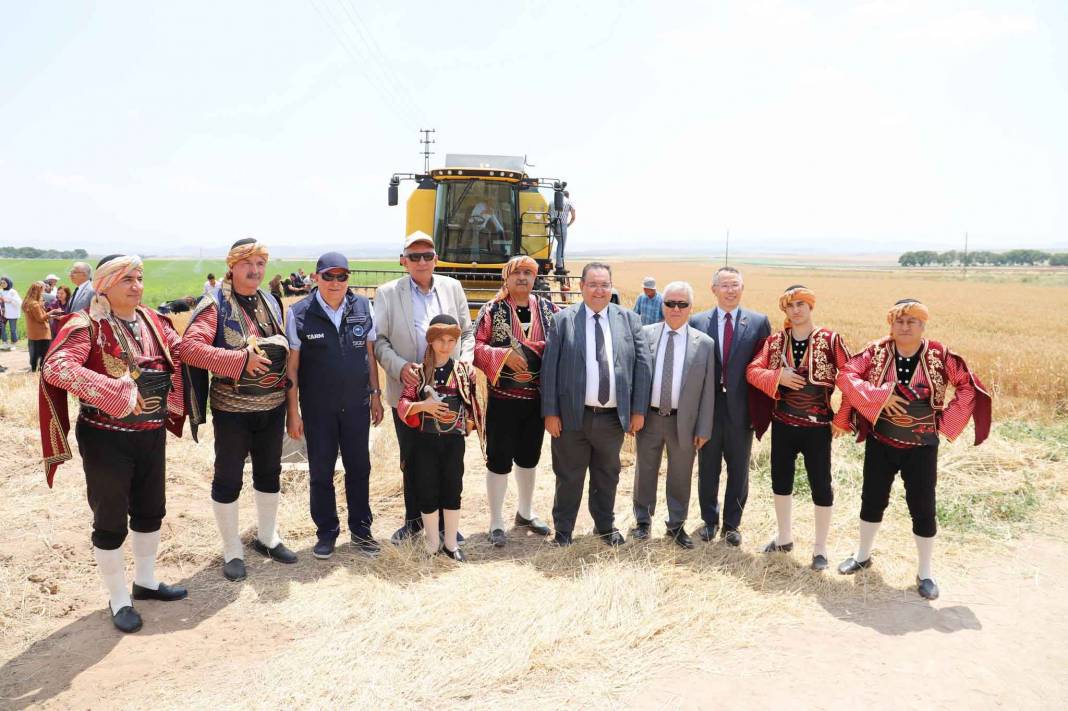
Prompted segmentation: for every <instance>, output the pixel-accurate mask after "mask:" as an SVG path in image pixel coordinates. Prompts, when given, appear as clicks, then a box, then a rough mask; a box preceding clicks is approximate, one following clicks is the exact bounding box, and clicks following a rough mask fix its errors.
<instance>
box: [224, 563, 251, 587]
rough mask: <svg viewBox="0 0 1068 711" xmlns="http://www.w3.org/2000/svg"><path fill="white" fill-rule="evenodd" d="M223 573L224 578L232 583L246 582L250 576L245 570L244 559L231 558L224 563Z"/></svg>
mask: <svg viewBox="0 0 1068 711" xmlns="http://www.w3.org/2000/svg"><path fill="white" fill-rule="evenodd" d="M222 572H223V577H224V578H226V579H227V580H230V581H232V582H237V581H238V580H244V579H245V577H246V576H247V575H248V572H247V571H246V570H245V561H244V559H242V558H231V559H230V560H228V561H226V562H225V563H223V567H222Z"/></svg>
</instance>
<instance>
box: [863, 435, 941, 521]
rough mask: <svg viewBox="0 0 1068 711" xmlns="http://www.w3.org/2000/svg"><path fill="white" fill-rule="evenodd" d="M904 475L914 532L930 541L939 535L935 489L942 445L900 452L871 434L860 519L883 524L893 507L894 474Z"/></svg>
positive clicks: (865, 451)
mask: <svg viewBox="0 0 1068 711" xmlns="http://www.w3.org/2000/svg"><path fill="white" fill-rule="evenodd" d="M897 472H901V481H903V482H904V483H905V503H906V504H908V507H909V515H910V516H911V517H912V532H913V533H915V534H916V535H917V536H923V537H924V538H930V537H931V536H933V535H935V534H936V533H938V520H937V518H936V516H935V486H936V485H937V483H938V445H937V444H932V445H926V446H923V447H909V448H908V449H899V448H898V447H891V446H890V445H888V444H883V443H882V442H880V441H879V440H877V439H875V438H874V437H872V436H871V435H869V436H868V440H867V442H866V443H865V447H864V486H863V488H862V489H861V492H860V520H861V521H868V522H869V523H879V522H880V521H882V520H883V512H884V511H886V507H887V506H889V505H890V489H891V487H892V486H893V485H894V475H895V474H897Z"/></svg>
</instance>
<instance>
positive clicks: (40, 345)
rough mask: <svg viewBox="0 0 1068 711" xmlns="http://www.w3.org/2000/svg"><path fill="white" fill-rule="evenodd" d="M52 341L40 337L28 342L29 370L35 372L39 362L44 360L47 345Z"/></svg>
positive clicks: (39, 364) (39, 365)
mask: <svg viewBox="0 0 1068 711" xmlns="http://www.w3.org/2000/svg"><path fill="white" fill-rule="evenodd" d="M50 343H52V340H51V339H48V338H42V339H39V340H36V339H35V340H32V341H30V342H29V343H28V345H29V347H30V371H31V372H37V369H38V368H40V367H41V363H42V362H44V357H45V353H47V352H48V346H49V344H50Z"/></svg>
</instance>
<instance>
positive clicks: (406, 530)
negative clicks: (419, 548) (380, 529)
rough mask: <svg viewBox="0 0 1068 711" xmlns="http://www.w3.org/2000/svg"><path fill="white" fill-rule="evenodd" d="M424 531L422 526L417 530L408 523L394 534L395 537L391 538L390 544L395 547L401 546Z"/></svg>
mask: <svg viewBox="0 0 1068 711" xmlns="http://www.w3.org/2000/svg"><path fill="white" fill-rule="evenodd" d="M422 530H423V528H422V526H420V527H419V528H416V527H415V525H414V524H412V523H406V524H404V525H403V526H401V527H400V528H398V529H397V530H396V531H394V532H393V535H392V536H390V537H389V542H390V543H392V544H393V545H395V546H399V545H400V544H402V543H404V542H405V541H407V540H408V539H410V538H411V537H412V536H414V535H416V534H417V533H419V532H420V531H422Z"/></svg>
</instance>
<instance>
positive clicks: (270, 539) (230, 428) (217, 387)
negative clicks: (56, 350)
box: [182, 238, 297, 581]
mask: <svg viewBox="0 0 1068 711" xmlns="http://www.w3.org/2000/svg"><path fill="white" fill-rule="evenodd" d="M268 257H269V254H268V251H267V247H266V246H265V245H263V244H260V243H259V242H257V241H256V240H254V239H251V238H248V239H242V240H238V241H237V242H234V245H233V247H231V248H230V253H229V254H228V255H227V256H226V268H227V272H226V275H225V277H224V278H223V280H222V284H221V285H220V286H219V287H218V288H216V289H213V290H211V291H210V292H209V293H207V294H205V295H204V298H202V299H201V300H200V303H199V304H198V306H197V308H196V310H194V311H193V316H192V318H191V320H190V322H189V326H188V327H187V328H186V330H185V334H184V335H183V338H182V362H183V363H184V367H185V371H186V377H187V379H188V382H189V398H188V400H189V407H188V413H189V423H190V429H191V431H192V433H193V438H194V439H196V434H197V427H198V426H199V425H200V424H202V423H203V422H204V421H205V420H206V419H207V403H208V397H209V395H210V397H211V415H212V425H213V426H214V430H215V477H214V479H212V482H211V501H212V508H213V510H214V512H215V521H216V523H218V525H219V533H220V535H221V536H222V548H223V575H224V576H225V577H226V579H227V580H234V581H236V580H243V579H244V578H245V575H246V571H245V554H244V548H243V546H242V544H241V529H240V527H239V524H238V497H239V495H240V494H241V479H242V473H243V471H244V467H245V459H246V457H249V456H250V455H251V458H252V487H253V498H254V500H255V502H256V522H257V528H256V537H255V538H254V539H253V540H252V547H253V549H255V550H256V551H257V552H258V553H260V554H261V555H264V556H267V557H268V558H271V559H272V560H276V561H278V562H281V563H296V562H297V556H296V555H295V554H294V553H293V552H292V551H291V550H289V549H288V548H287V547H286V546H285V544H284V543H282V539H281V538H280V537H279V535H278V502H279V490H280V482H279V479H280V477H281V473H282V438H283V435H284V434H285V425H286V384H287V380H286V376H285V364H286V358H287V357H288V353H289V344H288V341H287V340H286V337H285V331H284V328H283V324H282V307H281V304H279V303H278V301H277V300H276V299H275V298H274V297H273V296H271V294H270V293H269V292H267V291H265V290H263V289H261V288H260V284H261V283H263V277H264V273H265V272H266V269H267V260H268ZM209 372H210V373H211V383H210V386H209V383H208V373H209Z"/></svg>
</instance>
